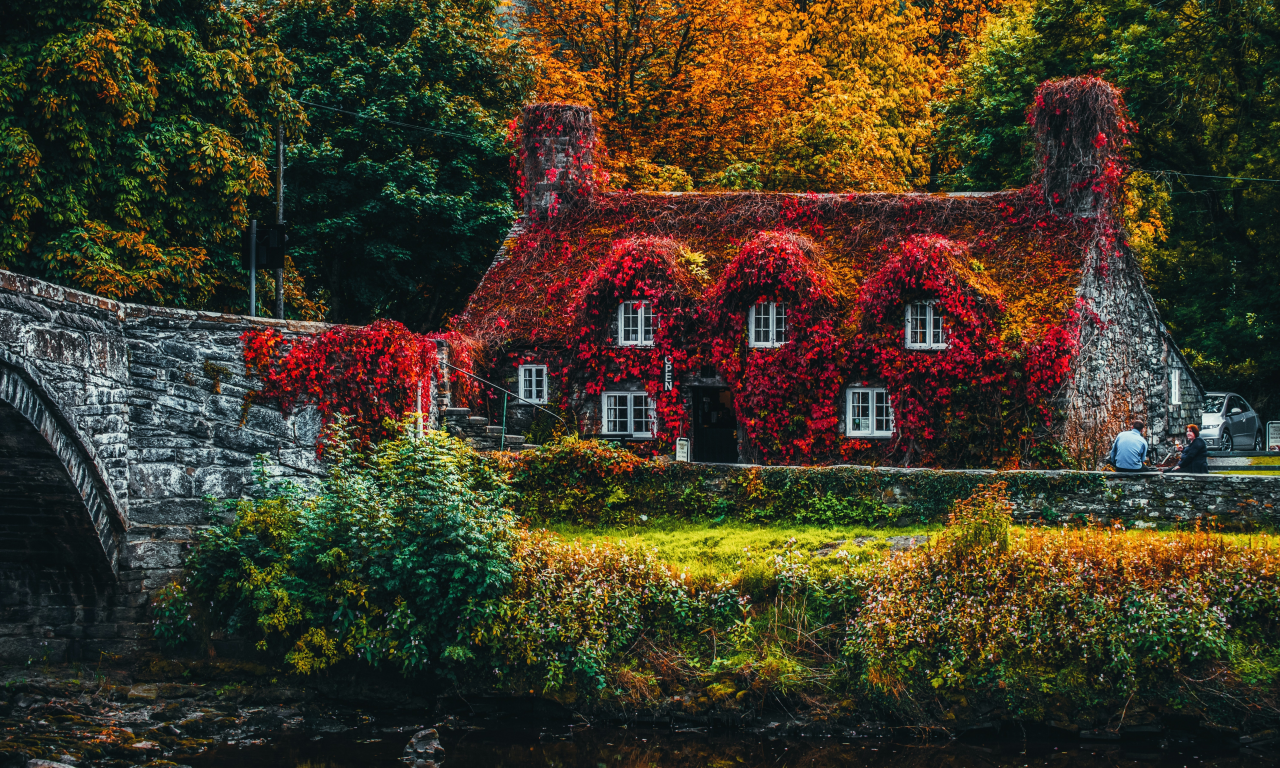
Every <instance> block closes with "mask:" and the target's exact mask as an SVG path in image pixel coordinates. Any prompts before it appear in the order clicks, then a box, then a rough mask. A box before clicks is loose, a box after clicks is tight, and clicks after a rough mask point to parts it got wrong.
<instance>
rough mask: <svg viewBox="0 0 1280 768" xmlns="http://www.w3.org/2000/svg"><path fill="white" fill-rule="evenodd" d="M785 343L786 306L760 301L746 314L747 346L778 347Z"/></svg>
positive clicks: (777, 302)
mask: <svg viewBox="0 0 1280 768" xmlns="http://www.w3.org/2000/svg"><path fill="white" fill-rule="evenodd" d="M786 343H787V305H786V304H785V303H783V302H780V301H762V302H759V303H758V304H756V305H755V306H754V307H752V308H751V310H750V311H749V312H747V345H748V346H751V347H780V346H782V345H783V344H786Z"/></svg>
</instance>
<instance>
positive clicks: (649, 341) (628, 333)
mask: <svg viewBox="0 0 1280 768" xmlns="http://www.w3.org/2000/svg"><path fill="white" fill-rule="evenodd" d="M618 343H619V344H621V345H622V346H624V347H651V346H653V305H652V304H650V303H649V302H647V301H624V302H622V306H620V307H618Z"/></svg>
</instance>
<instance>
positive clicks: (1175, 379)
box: [1169, 365, 1182, 405]
mask: <svg viewBox="0 0 1280 768" xmlns="http://www.w3.org/2000/svg"><path fill="white" fill-rule="evenodd" d="M1169 404H1170V405H1182V369H1181V368H1179V367H1178V366H1176V365H1175V366H1173V368H1172V369H1171V370H1170V371H1169Z"/></svg>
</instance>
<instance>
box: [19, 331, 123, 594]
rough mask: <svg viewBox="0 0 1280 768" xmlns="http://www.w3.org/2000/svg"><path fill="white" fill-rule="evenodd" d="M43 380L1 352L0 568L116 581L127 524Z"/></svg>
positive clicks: (89, 451) (90, 450) (95, 460)
mask: <svg viewBox="0 0 1280 768" xmlns="http://www.w3.org/2000/svg"><path fill="white" fill-rule="evenodd" d="M50 392H51V390H50V388H49V387H48V386H47V384H46V383H45V381H44V379H43V378H42V377H41V376H40V375H39V374H38V373H36V372H35V371H33V370H31V369H30V368H29V367H28V366H26V365H25V364H24V363H23V362H22V361H21V360H19V359H18V358H17V357H15V356H14V355H11V354H9V353H7V352H5V351H3V350H0V569H2V570H5V571H9V570H14V569H18V570H24V571H27V570H32V571H62V572H70V573H76V574H79V575H81V576H83V577H90V578H92V579H93V580H94V581H97V582H114V581H115V580H116V576H117V575H118V573H119V568H120V556H121V554H122V550H123V546H124V532H125V530H126V529H127V527H128V521H127V518H126V517H125V514H124V509H123V507H122V505H121V504H120V502H119V500H118V499H117V498H116V495H115V493H114V492H113V490H112V488H111V485H110V484H109V483H108V482H107V480H106V477H107V474H106V472H105V471H104V469H103V467H102V466H101V464H100V463H99V461H98V458H97V456H96V455H95V453H94V450H93V447H92V444H91V443H90V442H89V441H88V440H87V439H86V438H85V437H84V435H83V434H82V433H81V432H80V430H79V429H78V428H77V427H76V425H75V424H74V423H73V422H72V421H71V420H70V419H68V418H67V417H66V416H65V415H64V414H63V412H62V409H61V408H60V407H59V406H58V404H57V402H56V401H55V400H54V399H53V398H52V397H51V395H50V394H49V393H50Z"/></svg>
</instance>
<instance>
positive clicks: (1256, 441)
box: [1253, 430, 1262, 452]
mask: <svg viewBox="0 0 1280 768" xmlns="http://www.w3.org/2000/svg"><path fill="white" fill-rule="evenodd" d="M1253 450H1255V451H1258V452H1261V451H1262V430H1258V431H1257V432H1256V433H1255V434H1254V436H1253Z"/></svg>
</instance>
